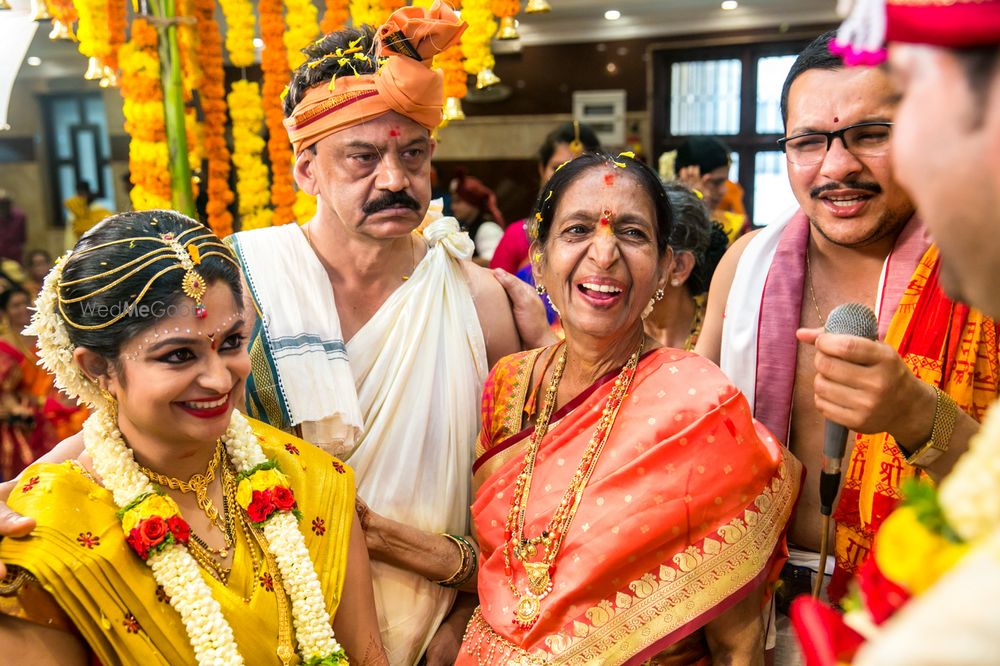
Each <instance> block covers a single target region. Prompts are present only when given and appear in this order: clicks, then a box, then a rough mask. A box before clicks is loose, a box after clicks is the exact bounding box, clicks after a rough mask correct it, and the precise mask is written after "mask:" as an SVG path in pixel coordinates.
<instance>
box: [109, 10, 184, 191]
mask: <svg viewBox="0 0 1000 666" xmlns="http://www.w3.org/2000/svg"><path fill="white" fill-rule="evenodd" d="M156 46H157V34H156V29H155V28H154V27H153V26H151V25H150V24H149V22H148V21H147V20H146V19H144V18H141V17H140V18H136V19H135V20H134V21H132V39H131V41H129V42H128V43H127V44H125V45H124V46H123V47H122V48H121V50H120V51H119V54H118V59H119V64H120V66H121V70H122V76H121V93H122V97H123V98H124V103H123V105H122V111H123V113H124V115H125V131H126V132H128V134H129V137H130V142H129V151H128V157H129V175H130V179H131V181H132V184H133V188H132V191H131V193H130V198H131V199H132V206H133V208H135V209H136V210H150V209H156V208H170V206H171V198H170V171H169V168H168V162H169V155H168V151H167V144H166V128H165V125H164V118H163V88H162V87H161V85H160V61H159V57H158V54H157V50H156Z"/></svg>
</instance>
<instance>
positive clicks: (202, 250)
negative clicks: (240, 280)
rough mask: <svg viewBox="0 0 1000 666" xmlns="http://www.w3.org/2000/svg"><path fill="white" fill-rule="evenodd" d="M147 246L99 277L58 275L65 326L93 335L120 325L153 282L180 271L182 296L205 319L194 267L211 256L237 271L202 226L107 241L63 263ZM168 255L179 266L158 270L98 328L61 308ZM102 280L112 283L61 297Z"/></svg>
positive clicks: (228, 255) (201, 282)
mask: <svg viewBox="0 0 1000 666" xmlns="http://www.w3.org/2000/svg"><path fill="white" fill-rule="evenodd" d="M154 222H155V220H154ZM192 233H194V234H197V235H195V236H191V237H188V238H185V237H186V236H189V235H190V234H192ZM148 242H155V245H156V247H154V248H153V249H152V250H150V251H148V252H145V253H143V254H141V255H139V256H137V257H136V258H134V259H131V260H130V261H127V262H125V263H124V264H121V265H119V266H115V267H114V268H110V269H109V270H106V271H104V272H102V273H97V274H95V275H88V276H87V277H82V278H79V279H76V280H63V279H62V278H61V273H60V279H59V281H58V283H57V285H56V296H57V300H58V303H57V305H58V309H59V314H60V315H61V316H62V319H63V320H64V321H65V322H66V324H67V325H68V326H71V327H73V328H75V329H78V330H83V331H96V330H100V329H104V328H107V327H109V326H111V325H113V324H115V323H117V322H119V321H120V320H122V319H124V318H125V317H127V316H129V315H130V314H131V313H132V312H133V311H134V308H135V307H136V306H137V305H138V304H139V303H140V302H141V301H142V299H143V298H144V297H145V295H146V293H147V292H148V291H149V290H150V289H151V288H152V286H153V283H154V282H156V281H157V280H158V279H159V278H160V277H162V276H164V275H166V274H167V273H169V272H171V271H175V270H183V271H184V272H185V275H184V282H183V283H182V289H183V290H184V293H185V295H187V296H189V297H190V298H192V299H194V300H195V302H196V304H197V305H198V306H200V308H201V309H200V310H197V309H196V312H195V314H196V315H197V314H198V313H199V312H201V313H202V314H201V315H200V317H199V318H204V317H205V315H207V312H206V311H205V307H204V305H203V304H202V303H201V300H200V299H201V297H202V296H204V294H205V291H207V289H208V287H207V285H206V284H205V281H204V279H203V278H202V277H201V275H199V274H198V271H197V270H195V265H196V264H200V263H201V261H202V260H203V259H205V258H206V257H213V256H214V257H219V258H221V259H223V260H225V261H228V262H229V263H230V264H232V265H233V266H234V267H236V268H237V269H238V268H239V265H238V264H237V263H236V260H235V259H233V257H232V251H231V250H230V249H229V248H228V247H226V245H224V244H223V243H222V241H220V240H219V239H218V237H217V236H216V235H215V234H213V233H212V232H211V231H209V230H208V229H206V228H205V227H201V226H197V227H191V228H189V229H186V230H185V231H182V232H180V233H179V234H176V235H175V234H173V233H166V234H161V235H160V236H133V237H130V238H120V239H118V240H113V241H108V242H107V243H101V244H99V245H95V246H93V247H88V248H85V249H83V250H79V251H76V252H73V253H72V254H68V255H67V256H66V258H65V259H64V263H65V262H70V261H74V262H75V261H78V260H79V258H80V257H83V256H85V255H87V254H90V253H92V252H95V251H97V250H102V249H104V248H107V247H111V246H114V245H121V244H125V243H128V246H129V247H130V248H133V247H135V244H136V243H148ZM170 255H173V256H174V257H176V259H177V261H178V263H174V264H171V265H169V266H165V267H164V268H162V269H160V270H158V271H157V272H156V273H155V274H154V275H153V276H152V277H150V278H149V280H147V281H146V284H145V285H143V287H142V289H141V290H140V291H139V293H138V294H137V295H135V296H133V297H132V301H131V302H130V303H123V304H121V306H120V307H119V306H115V307H113V308H112V311H113V312H117V314H116V315H115V316H113V317H111V318H110V319H108V320H107V321H104V322H101V323H99V324H80V323H77V322H75V321H73V320H72V319H70V317H69V315H68V314H67V313H66V310H65V307H64V306H65V305H67V304H70V303H78V302H80V301H85V300H87V299H90V298H93V297H94V296H98V295H100V294H103V293H104V292H106V291H108V290H110V289H113V288H114V287H116V286H118V285H119V284H121V283H122V282H124V281H125V280H128V279H129V278H131V277H132V276H134V275H135V274H136V273H139V272H140V271H142V270H145V269H146V268H148V267H150V266H152V265H153V264H156V263H157V262H161V261H163V260H164V259H168V258H169V257H170ZM101 265H102V266H103V265H106V262H104V263H102V264H101ZM105 278H107V279H111V282H109V283H108V284H105V285H103V286H100V287H97V288H96V289H94V290H93V291H91V292H89V293H86V294H83V295H82V296H76V297H74V298H64V297H63V295H62V292H63V289H65V288H67V287H72V286H76V285H80V284H83V283H92V282H94V281H96V280H101V279H105ZM112 278H113V279H112Z"/></svg>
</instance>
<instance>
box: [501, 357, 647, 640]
mask: <svg viewBox="0 0 1000 666" xmlns="http://www.w3.org/2000/svg"><path fill="white" fill-rule="evenodd" d="M643 342H645V339H643V341H642V342H640V343H639V348H638V349H637V350H636V351H635V353H634V354H632V356H630V357H629V360H628V362H627V363H626V364H625V367H623V368H622V370H621V372H620V373H619V375H618V377H617V378H616V379H615V384H614V387H613V388H612V390H611V393H610V394H609V395H608V400H607V402H606V403H605V405H604V410H603V412H602V414H601V418H600V420H598V422H597V426H596V427H595V428H594V434H593V435H592V436H591V438H590V442H589V443H588V444H587V448H586V449H585V450H584V453H583V457H582V458H581V459H580V464H579V465H578V466H577V468H576V471H575V472H574V473H573V477H572V478H571V480H570V483H569V486H568V487H567V488H566V491H565V492H564V493H563V497H562V500H561V501H560V502H559V505H558V506H557V507H556V510H555V512H554V513H553V514H552V518H551V519H550V520H549V522H548V524H547V525H546V527H545V529H543V530H542V532H541V534H539V535H538V536H536V537H532V538H526V537H525V536H524V516H525V512H526V510H527V506H528V494H529V490H530V488H531V479H532V476H533V473H534V469H535V459H536V458H537V455H538V449H539V446H540V445H541V442H542V439H543V438H544V437H545V434H546V433H547V432H548V427H549V420H550V419H551V417H552V411H553V408H554V406H555V402H556V395H557V393H558V389H559V382H560V380H561V379H562V375H563V371H564V369H565V367H566V350H565V349H563V351H562V353H561V354H560V356H559V360H558V361H557V362H556V367H555V369H554V370H553V371H552V379H551V381H550V382H549V386H548V388H547V389H546V392H545V403H544V404H543V405H542V409H541V411H540V413H539V416H538V421H537V422H536V424H535V431H534V433H532V436H531V442H530V444H529V446H528V451H527V452H526V453H525V456H524V467H523V468H522V470H521V473H520V474H519V475H518V477H517V480H516V481H515V482H514V498H513V501H512V502H511V508H510V512H509V513H508V515H507V523H506V525H505V527H504V537H505V539H506V541H505V543H504V571H505V573H506V574H507V580H508V583H509V585H510V589H511V591H512V592H513V593H514V597H515V599H516V600H517V604H516V605H515V608H514V623H515V624H516V625H518V626H520V627H523V628H529V627H531V626H532V625H533V624H534V623H535V621H536V620H537V619H538V615H539V613H540V612H541V602H542V599H544V598H545V597H546V596H547V595H548V594H549V592H551V591H552V575H553V574H554V573H555V560H556V556H557V555H558V554H559V549H560V547H561V546H562V543H563V540H564V539H565V538H566V533H567V532H568V531H569V527H570V524H571V523H572V521H573V518H574V516H576V512H577V510H578V509H579V507H580V502H581V500H582V498H583V491H584V489H585V488H586V487H587V484H588V483H589V481H590V477H591V476H592V475H593V473H594V469H595V468H596V467H597V460H598V458H599V457H600V455H601V452H602V451H603V450H604V445H605V443H607V441H608V436H609V435H610V434H611V427H612V425H613V424H614V421H615V418H616V417H617V415H618V410H619V409H620V408H621V405H622V403H623V402H624V399H625V396H626V394H627V393H628V389H629V387H630V386H631V384H632V378H633V377H634V376H635V369H636V366H637V365H638V363H639V357H640V356H641V355H642V347H643ZM508 546H509V548H508ZM539 546H542V547H544V550H545V552H544V555H543V557H542V559H541V560H540V561H537V562H532V561H530V560H531V559H532V558H534V557H535V556H536V555H537V554H538V547H539ZM512 559H514V560H517V561H518V562H520V563H521V566H522V567H524V571H525V575H526V576H527V578H528V585H527V587H526V588H525V589H524V590H518V588H517V586H516V585H515V583H514V570H513V567H512V563H511V560H512Z"/></svg>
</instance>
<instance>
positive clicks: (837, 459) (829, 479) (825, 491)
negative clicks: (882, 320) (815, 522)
mask: <svg viewBox="0 0 1000 666" xmlns="http://www.w3.org/2000/svg"><path fill="white" fill-rule="evenodd" d="M824 331H825V332H826V333H838V334H841V335H854V336H857V337H859V338H867V339H868V340H878V318H877V317H876V316H875V313H874V312H872V310H871V308H869V307H868V306H867V305H862V304H860V303H844V304H843V305H838V306H837V307H835V308H834V309H833V310H832V311H831V312H830V315H829V316H828V317H827V318H826V326H825V327H824ZM846 448H847V427H846V426H843V425H841V424H839V423H834V422H833V421H827V422H826V432H825V435H824V438H823V470H822V471H821V472H820V477H819V506H820V509H819V511H820V513H821V514H822V515H824V516H829V515H831V514H832V513H833V505H834V503H835V502H836V499H837V492H838V491H839V490H840V473H841V468H842V466H843V463H844V450H845V449H846Z"/></svg>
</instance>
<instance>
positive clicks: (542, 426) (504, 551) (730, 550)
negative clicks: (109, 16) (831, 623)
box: [458, 154, 801, 664]
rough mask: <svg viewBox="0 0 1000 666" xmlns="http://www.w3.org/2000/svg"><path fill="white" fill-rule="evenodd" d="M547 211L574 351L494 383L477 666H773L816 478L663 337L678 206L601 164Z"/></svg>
mask: <svg viewBox="0 0 1000 666" xmlns="http://www.w3.org/2000/svg"><path fill="white" fill-rule="evenodd" d="M536 211H537V212H536V215H535V217H534V220H533V224H532V227H533V229H532V232H533V238H534V240H533V245H532V253H531V254H532V259H533V266H534V270H535V278H536V283H537V284H539V285H544V288H545V289H546V290H547V293H548V296H549V298H550V299H551V301H552V303H553V305H554V307H556V308H557V309H558V310H559V311H560V313H561V318H562V321H563V325H564V327H565V331H566V340H565V342H562V343H558V344H556V345H554V346H551V347H547V348H543V349H538V350H534V351H529V352H523V353H520V354H515V355H513V356H510V357H507V358H505V359H503V360H501V361H500V362H499V363H498V364H497V366H496V367H495V368H494V370H493V372H492V374H491V375H490V377H489V379H488V380H487V383H486V388H485V391H484V397H483V428H482V432H481V435H480V438H479V442H478V451H477V453H478V460H477V462H476V465H475V469H474V481H473V484H474V488H475V490H476V498H475V502H474V504H473V506H472V515H473V521H474V531H475V533H476V537H477V540H478V542H479V545H480V547H481V557H480V570H479V578H478V591H479V600H480V606H479V608H478V609H476V611H475V612H474V614H473V617H472V620H471V621H470V623H469V626H468V629H467V631H466V635H465V639H464V642H463V646H462V650H461V652H460V657H459V661H458V663H459V664H536V663H537V664H542V663H557V664H638V663H643V662H652V663H656V664H712V663H732V664H759V663H763V629H764V627H763V620H762V614H761V607H762V603H763V599H764V597H765V594H766V590H767V587H768V583H769V582H771V581H773V580H774V579H775V578H776V576H777V573H778V570H779V569H780V566H781V564H782V562H783V560H784V557H785V544H784V531H785V525H786V523H787V522H788V519H789V517H790V514H791V512H792V508H793V506H794V503H795V500H796V498H797V495H798V489H799V483H800V480H801V465H800V464H799V463H798V461H796V460H795V459H794V458H793V457H792V456H791V455H789V454H788V452H787V451H785V450H783V448H782V447H781V446H780V445H779V443H778V442H776V441H775V440H774V438H773V437H772V436H771V435H770V434H769V433H768V432H767V431H766V430H765V429H764V428H763V427H762V426H761V425H760V424H758V423H756V422H754V421H753V419H752V417H751V415H750V412H749V409H748V407H747V403H746V400H745V399H744V398H743V396H742V394H740V392H739V391H738V390H737V389H736V388H734V387H733V386H732V385H731V384H730V383H729V382H728V381H727V379H726V378H725V377H724V376H723V375H722V373H721V372H720V371H719V369H718V368H717V367H715V366H714V365H712V364H711V363H710V362H708V361H707V360H704V359H702V358H701V357H699V356H696V355H693V354H690V353H687V352H684V351H681V350H677V349H670V348H663V347H659V346H658V344H657V343H656V342H655V341H654V340H652V339H651V338H649V337H648V336H646V335H645V334H644V332H643V323H642V318H643V316H644V314H645V313H646V312H648V311H649V310H650V309H651V306H652V304H653V303H654V302H655V301H656V300H657V298H658V297H659V296H660V294H661V293H662V292H661V291H660V290H661V289H662V287H663V285H664V282H665V280H666V279H667V277H668V275H669V269H670V266H671V261H672V258H671V253H670V250H669V248H668V247H667V239H668V237H669V235H670V225H671V212H670V207H669V204H668V202H667V199H666V197H665V194H664V192H663V188H662V186H661V185H660V183H659V181H658V180H657V178H656V176H655V174H654V173H653V172H652V171H651V170H650V169H649V168H648V167H646V166H645V165H644V164H641V163H640V162H637V161H635V160H634V159H632V158H631V157H630V156H619V157H617V158H611V157H608V156H605V155H594V154H590V155H584V156H582V157H579V158H577V159H575V160H573V161H572V162H570V163H568V164H566V165H564V166H563V167H562V168H561V169H560V170H559V171H558V172H557V173H556V174H555V175H554V176H553V178H552V179H551V180H550V181H549V183H548V185H547V186H546V187H545V188H544V189H543V191H542V193H541V195H540V197H539V200H538V204H537V205H536Z"/></svg>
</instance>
